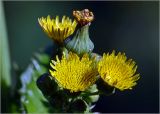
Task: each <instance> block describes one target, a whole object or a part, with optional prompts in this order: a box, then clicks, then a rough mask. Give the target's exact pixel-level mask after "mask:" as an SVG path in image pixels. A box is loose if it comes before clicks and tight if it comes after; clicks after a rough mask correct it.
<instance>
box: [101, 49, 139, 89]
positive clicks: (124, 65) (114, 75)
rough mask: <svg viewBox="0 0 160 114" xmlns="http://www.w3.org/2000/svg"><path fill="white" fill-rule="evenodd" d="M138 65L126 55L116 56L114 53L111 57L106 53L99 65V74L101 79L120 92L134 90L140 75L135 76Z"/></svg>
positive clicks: (119, 54)
mask: <svg viewBox="0 0 160 114" xmlns="http://www.w3.org/2000/svg"><path fill="white" fill-rule="evenodd" d="M136 69H137V65H136V63H135V62H134V61H133V60H132V59H129V60H127V57H126V56H125V53H120V52H119V53H118V55H115V51H113V52H112V53H111V54H110V55H109V53H107V55H106V54H105V53H104V54H103V58H102V59H101V60H100V62H99V63H98V72H99V74H100V75H101V78H102V79H103V80H104V81H105V82H106V83H108V84H109V85H110V86H113V87H116V88H118V89H120V90H124V89H132V87H133V86H135V85H136V81H137V80H138V79H139V77H140V76H139V74H135V72H136Z"/></svg>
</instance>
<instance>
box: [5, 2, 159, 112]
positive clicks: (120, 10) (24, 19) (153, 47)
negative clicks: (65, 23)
mask: <svg viewBox="0 0 160 114" xmlns="http://www.w3.org/2000/svg"><path fill="white" fill-rule="evenodd" d="M3 3H4V7H5V16H6V22H7V28H8V29H7V30H8V36H9V46H10V52H11V60H12V63H13V62H14V61H15V62H17V63H18V64H19V65H20V66H21V67H22V68H26V67H27V65H28V64H29V63H30V58H31V57H32V55H33V53H34V52H36V51H38V50H40V49H43V48H44V47H46V46H47V45H49V44H52V41H51V40H50V39H49V38H48V37H47V36H46V34H44V32H43V31H42V29H41V28H40V26H39V25H38V21H37V19H38V17H42V16H44V17H46V16H47V15H51V16H54V17H55V15H60V16H62V15H67V16H69V17H72V10H76V9H78V10H82V9H84V8H88V9H89V10H91V11H93V12H94V15H95V20H94V21H93V22H92V25H91V26H90V37H91V40H92V41H93V42H94V44H95V48H94V52H97V53H99V54H102V53H103V52H108V51H109V52H111V51H112V50H113V49H115V50H116V51H122V52H125V53H126V55H127V57H129V58H133V59H134V60H135V61H136V62H137V64H138V72H139V73H140V74H141V78H140V80H139V81H138V85H137V86H136V87H135V88H134V89H133V90H132V91H130V90H127V91H124V92H120V91H118V90H117V92H116V94H115V95H113V96H109V97H105V96H101V98H100V100H99V101H98V103H97V105H96V107H95V108H94V111H96V112H115V113H118V112H128V113H130V112H139V113H140V112H143V113H147V112H150V113H151V112H152V113H153V112H159V69H158V67H159V55H158V52H159V46H158V45H159V44H158V43H159V39H158V38H159V9H158V8H159V3H158V1H157V2H153V1H148V2H145V1H141V2H138V1H134V2H129V1H123V2H109V1H104V2H96V1H95V2H91V1H90V2H54V1H48V2H43V1H39V2H38V1H37V2H32V1H30V2H25V1H23V2H20V1H17V2H16V1H14V2H11V1H10V2H9V1H5V2H3Z"/></svg>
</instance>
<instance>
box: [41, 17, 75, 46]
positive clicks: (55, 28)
mask: <svg viewBox="0 0 160 114" xmlns="http://www.w3.org/2000/svg"><path fill="white" fill-rule="evenodd" d="M38 21H39V24H40V26H41V27H42V28H43V30H44V32H46V33H47V34H48V36H49V37H50V38H52V39H53V40H54V41H55V42H57V43H63V41H64V40H65V39H66V38H67V37H68V36H70V35H71V34H73V32H74V30H75V28H76V25H77V23H76V21H75V20H74V21H73V22H72V20H71V19H69V17H65V16H63V17H62V22H59V17H58V16H56V19H51V18H50V16H47V18H44V17H42V18H40V19H38Z"/></svg>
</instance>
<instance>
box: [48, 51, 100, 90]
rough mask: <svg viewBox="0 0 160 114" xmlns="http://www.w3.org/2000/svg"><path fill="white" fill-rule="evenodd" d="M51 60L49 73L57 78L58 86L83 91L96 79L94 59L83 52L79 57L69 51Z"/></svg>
mask: <svg viewBox="0 0 160 114" xmlns="http://www.w3.org/2000/svg"><path fill="white" fill-rule="evenodd" d="M56 59H57V60H56V61H54V60H52V61H51V63H50V65H51V67H52V68H53V70H50V73H51V75H52V76H53V77H54V78H55V79H56V80H57V82H58V83H59V85H60V86H62V87H63V88H65V89H68V90H70V91H71V92H78V91H84V90H86V89H87V88H88V87H89V86H91V85H93V84H94V83H95V81H96V79H97V78H96V76H97V73H98V72H97V69H96V66H95V64H94V60H93V59H90V58H89V55H88V54H84V55H83V56H82V58H80V57H79V56H78V55H77V54H75V53H72V52H70V53H69V54H68V55H67V56H66V55H65V54H63V56H62V59H61V60H60V59H59V58H58V56H57V57H56Z"/></svg>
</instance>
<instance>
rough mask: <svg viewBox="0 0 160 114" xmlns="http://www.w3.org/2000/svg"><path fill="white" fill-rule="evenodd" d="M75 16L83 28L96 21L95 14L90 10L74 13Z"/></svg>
mask: <svg viewBox="0 0 160 114" xmlns="http://www.w3.org/2000/svg"><path fill="white" fill-rule="evenodd" d="M73 16H74V17H75V19H76V20H77V21H78V22H79V23H80V25H81V26H84V25H86V24H88V23H90V22H92V21H93V19H94V15H93V12H91V11H89V10H88V9H84V10H82V11H73Z"/></svg>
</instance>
